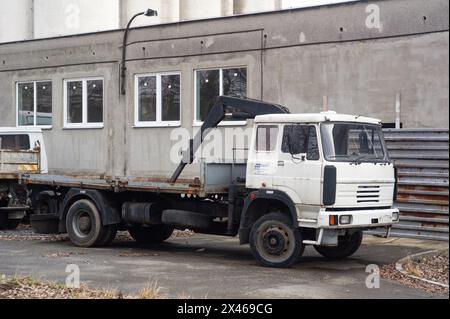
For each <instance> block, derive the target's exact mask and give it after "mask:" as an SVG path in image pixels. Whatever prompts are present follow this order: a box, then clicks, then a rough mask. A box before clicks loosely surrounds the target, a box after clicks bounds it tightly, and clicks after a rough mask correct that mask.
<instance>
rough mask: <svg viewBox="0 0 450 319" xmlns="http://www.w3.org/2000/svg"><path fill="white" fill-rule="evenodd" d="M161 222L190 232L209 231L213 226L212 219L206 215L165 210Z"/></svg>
mask: <svg viewBox="0 0 450 319" xmlns="http://www.w3.org/2000/svg"><path fill="white" fill-rule="evenodd" d="M162 222H163V223H164V224H167V225H172V226H176V227H183V228H189V229H192V230H196V229H199V230H201V229H210V228H211V227H212V225H213V222H212V218H211V217H210V216H208V215H205V214H200V213H194V212H189V211H185V210H175V209H168V210H165V211H164V212H163V214H162Z"/></svg>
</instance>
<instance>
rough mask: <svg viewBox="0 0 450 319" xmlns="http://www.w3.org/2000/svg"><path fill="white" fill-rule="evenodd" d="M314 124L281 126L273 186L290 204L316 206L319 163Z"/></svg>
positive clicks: (319, 178)
mask: <svg viewBox="0 0 450 319" xmlns="http://www.w3.org/2000/svg"><path fill="white" fill-rule="evenodd" d="M317 132H318V129H317V126H315V125H308V124H285V125H284V126H283V127H282V132H281V135H282V136H281V137H282V138H281V145H280V146H281V147H280V152H279V156H278V157H279V158H278V162H277V172H276V174H275V175H274V179H273V185H274V186H275V187H276V188H277V189H280V190H284V191H285V192H286V193H288V195H290V197H291V198H292V199H293V200H294V202H296V203H298V204H304V205H320V203H321V192H322V191H321V179H322V161H321V156H320V151H319V139H318V133H317Z"/></svg>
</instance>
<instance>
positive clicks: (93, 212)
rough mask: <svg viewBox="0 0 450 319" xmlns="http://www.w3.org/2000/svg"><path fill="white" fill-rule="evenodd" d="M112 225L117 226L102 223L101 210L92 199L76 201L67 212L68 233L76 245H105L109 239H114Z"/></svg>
mask: <svg viewBox="0 0 450 319" xmlns="http://www.w3.org/2000/svg"><path fill="white" fill-rule="evenodd" d="M112 227H115V226H103V225H102V219H101V215H100V212H99V211H98V209H97V207H96V206H95V204H94V203H93V202H92V201H90V200H87V199H81V200H78V201H76V202H75V203H74V204H72V206H70V208H69V211H68V212H67V217H66V228H67V233H68V234H69V238H70V241H71V242H72V243H73V244H74V245H75V246H78V247H94V246H101V245H104V244H105V243H106V242H107V241H108V240H112V239H111V237H112V232H111V228H112Z"/></svg>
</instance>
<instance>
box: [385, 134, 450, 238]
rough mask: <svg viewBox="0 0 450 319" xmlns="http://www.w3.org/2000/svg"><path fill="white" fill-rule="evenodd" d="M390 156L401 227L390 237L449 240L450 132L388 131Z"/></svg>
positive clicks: (394, 230)
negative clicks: (394, 176) (396, 190)
mask: <svg viewBox="0 0 450 319" xmlns="http://www.w3.org/2000/svg"><path fill="white" fill-rule="evenodd" d="M384 134H385V139H386V142H387V145H388V149H389V154H390V157H391V159H392V160H394V162H395V166H396V167H397V170H398V192H397V203H396V204H397V206H398V208H399V209H400V223H399V224H398V225H396V226H395V227H393V228H392V231H391V236H398V237H410V238H422V239H434V240H447V241H448V239H449V235H448V234H449V226H448V211H449V179H448V175H449V173H448V169H449V131H448V130H444V129H400V130H397V129H387V130H385V131H384Z"/></svg>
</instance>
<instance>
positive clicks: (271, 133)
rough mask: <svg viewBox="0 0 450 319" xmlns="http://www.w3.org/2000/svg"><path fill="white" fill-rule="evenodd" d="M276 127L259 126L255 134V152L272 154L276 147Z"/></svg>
mask: <svg viewBox="0 0 450 319" xmlns="http://www.w3.org/2000/svg"><path fill="white" fill-rule="evenodd" d="M277 139H278V126H274V125H264V126H259V127H258V130H257V132H256V147H255V148H256V151H257V152H273V151H275V149H276V147H277Z"/></svg>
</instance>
